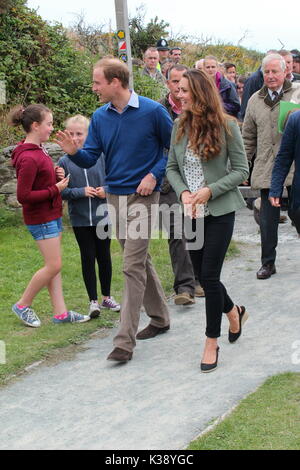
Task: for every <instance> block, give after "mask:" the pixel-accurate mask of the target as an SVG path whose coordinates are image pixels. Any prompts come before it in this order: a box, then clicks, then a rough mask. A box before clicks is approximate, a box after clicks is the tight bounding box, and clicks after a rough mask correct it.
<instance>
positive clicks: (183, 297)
mask: <svg viewBox="0 0 300 470" xmlns="http://www.w3.org/2000/svg"><path fill="white" fill-rule="evenodd" d="M174 302H175V304H176V305H192V304H194V303H195V299H194V298H193V297H192V296H191V294H189V293H188V292H180V293H179V294H176V295H175V297H174Z"/></svg>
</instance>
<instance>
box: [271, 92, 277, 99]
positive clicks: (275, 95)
mask: <svg viewBox="0 0 300 470" xmlns="http://www.w3.org/2000/svg"><path fill="white" fill-rule="evenodd" d="M277 96H278V92H277V91H273V93H272V100H273V101H275V100H276V98H277Z"/></svg>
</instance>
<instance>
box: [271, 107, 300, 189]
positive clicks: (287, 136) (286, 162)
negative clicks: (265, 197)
mask: <svg viewBox="0 0 300 470" xmlns="http://www.w3.org/2000/svg"><path fill="white" fill-rule="evenodd" d="M296 140H297V139H296V129H295V119H294V116H293V115H291V116H290V118H289V119H288V122H287V124H286V127H285V130H284V132H283V135H282V140H281V145H280V149H279V152H278V154H277V156H276V158H275V162H274V166H273V170H272V178H271V186H270V191H269V196H271V197H280V196H281V194H282V191H283V185H284V182H285V179H286V177H287V175H288V172H289V170H290V168H291V166H292V163H293V160H294V155H295V145H296Z"/></svg>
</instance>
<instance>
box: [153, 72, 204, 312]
mask: <svg viewBox="0 0 300 470" xmlns="http://www.w3.org/2000/svg"><path fill="white" fill-rule="evenodd" d="M186 70H188V67H186V66H185V65H180V64H179V65H174V64H173V65H172V67H171V68H170V70H169V75H168V80H167V86H168V88H169V93H168V94H167V96H166V97H165V98H164V99H163V100H162V101H161V103H162V104H163V105H164V106H165V107H166V108H167V110H168V112H169V114H170V116H171V118H172V120H173V121H174V120H175V119H177V118H178V116H180V114H181V100H180V99H179V98H178V94H179V91H180V88H179V82H180V80H181V78H182V75H183V73H184V72H185V71H186ZM159 203H160V205H162V204H165V205H166V206H167V207H168V208H170V207H173V209H175V207H178V200H177V196H176V193H175V191H174V189H173V188H172V187H171V185H170V183H169V182H168V179H167V178H166V177H165V178H164V180H163V184H162V187H161V193H160V199H159ZM163 215H165V216H166V215H167V216H168V217H167V222H168V223H169V224H170V226H169V227H168V228H169V230H168V235H169V238H168V244H169V252H170V258H171V263H172V268H173V273H174V285H173V286H174V291H175V294H176V295H175V298H174V302H175V304H177V305H190V304H193V303H195V301H194V295H195V296H197V297H203V296H204V291H203V289H202V287H201V286H200V285H199V283H197V285H196V286H195V279H194V271H193V265H192V262H191V259H190V255H189V252H188V250H187V248H186V240H185V237H184V234H183V233H179V234H178V233H176V220H179V219H181V220H182V215H181V213H180V212H179V207H178V211H176V213H170V210H169V211H165V212H164V213H163ZM162 220H163V222H164V218H163V219H162ZM165 225H166V224H165Z"/></svg>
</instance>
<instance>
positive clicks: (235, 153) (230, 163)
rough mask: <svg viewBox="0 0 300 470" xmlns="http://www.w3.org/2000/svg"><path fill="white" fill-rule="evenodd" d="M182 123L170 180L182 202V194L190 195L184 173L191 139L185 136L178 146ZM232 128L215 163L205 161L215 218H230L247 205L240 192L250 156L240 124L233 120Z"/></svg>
mask: <svg viewBox="0 0 300 470" xmlns="http://www.w3.org/2000/svg"><path fill="white" fill-rule="evenodd" d="M178 121H179V120H176V121H175V123H174V127H173V131H172V137H171V145H170V151H169V157H168V164H167V178H168V180H169V182H170V184H171V185H172V187H173V189H174V191H175V192H176V194H177V197H178V199H179V200H180V196H181V193H182V192H183V191H186V190H187V191H189V187H188V184H187V181H186V178H185V174H184V170H183V162H184V156H185V152H186V147H187V144H188V136H187V134H185V135H184V136H183V137H182V138H181V139H180V141H179V142H178V143H176V142H175V137H176V132H177V128H178ZM228 126H229V130H230V134H229V133H227V132H225V130H224V136H223V137H224V145H223V146H222V149H221V152H220V154H219V155H217V156H216V157H215V158H213V159H212V160H209V161H202V166H203V173H204V178H205V185H206V186H208V187H209V188H210V190H211V193H212V196H211V198H210V199H209V201H208V202H207V206H208V209H209V212H210V213H211V215H213V216H219V215H224V214H228V213H230V212H233V211H236V210H237V209H240V208H241V207H244V206H245V205H246V204H245V201H244V199H243V196H242V194H241V192H240V191H239V189H238V185H239V184H241V183H242V182H243V181H245V180H246V179H247V178H248V175H249V167H248V162H247V157H246V152H245V149H244V144H243V139H242V136H241V132H240V129H239V127H238V125H237V123H236V121H234V120H231V119H230V120H229V121H228Z"/></svg>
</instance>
